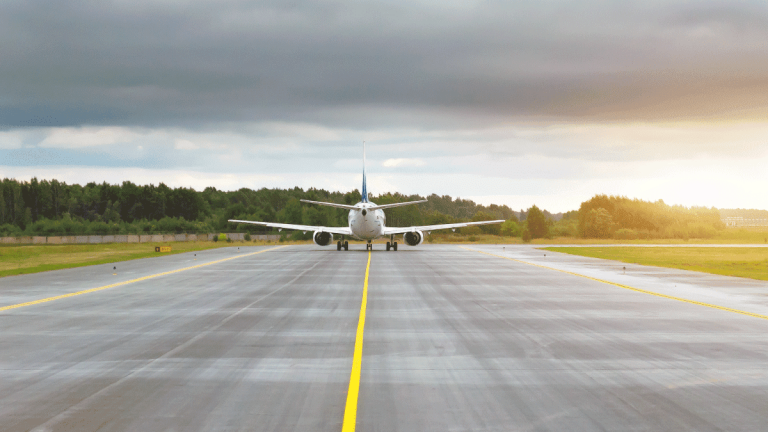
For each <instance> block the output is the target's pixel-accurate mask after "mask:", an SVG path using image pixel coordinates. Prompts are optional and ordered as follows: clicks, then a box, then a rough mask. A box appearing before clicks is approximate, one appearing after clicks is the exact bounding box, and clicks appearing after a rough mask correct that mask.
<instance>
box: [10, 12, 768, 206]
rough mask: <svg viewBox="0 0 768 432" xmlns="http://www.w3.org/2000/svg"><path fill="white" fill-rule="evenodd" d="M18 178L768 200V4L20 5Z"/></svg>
mask: <svg viewBox="0 0 768 432" xmlns="http://www.w3.org/2000/svg"><path fill="white" fill-rule="evenodd" d="M0 40H2V41H3V43H2V44H0V177H7V178H16V179H19V180H29V179H30V178H32V177H37V178H38V179H54V178H55V179H58V180H61V181H66V182H68V183H80V184H84V183H87V182H91V181H95V182H99V183H100V182H103V181H106V182H108V183H121V182H123V181H125V180H129V181H132V182H134V183H138V184H148V183H154V184H157V183H160V182H163V183H165V184H167V185H169V186H172V187H178V186H184V187H193V188H195V189H196V190H202V189H203V188H205V187H207V186H214V187H216V188H218V189H223V190H236V189H239V188H241V187H248V188H252V189H259V188H262V187H268V188H275V187H279V188H287V187H291V188H292V187H294V186H299V187H301V188H305V189H306V188H309V187H316V188H322V189H327V190H338V191H349V190H353V189H359V188H360V182H361V178H362V142H363V141H366V146H367V178H368V190H369V191H370V192H372V193H374V194H379V193H384V192H400V193H404V194H420V195H429V194H432V193H436V194H438V195H450V196H452V197H461V198H465V199H472V200H474V201H476V202H478V203H482V204H491V203H495V204H506V205H508V206H510V207H511V208H513V209H525V208H528V207H530V206H531V205H533V204H536V205H538V206H539V207H540V208H544V209H547V210H549V211H551V212H560V211H568V210H574V209H577V208H578V207H579V204H580V203H581V202H583V201H585V200H588V199H589V198H591V197H592V196H594V195H596V194H602V193H605V194H611V195H622V196H627V197H629V198H640V199H644V200H650V201H656V200H659V199H662V200H664V202H666V203H668V204H681V205H686V206H693V205H697V206H707V207H718V208H760V209H768V193H765V189H766V186H768V169H766V167H768V3H766V2H765V1H722V2H720V1H694V0H686V1H675V0H665V1H644V2H625V1H604V0H601V1H591V0H583V1H517V2H508V1H497V0H483V1H472V0H463V1H450V0H449V1H434V0H423V1H420V0H409V1H398V0H390V1H364V0H362V1H346V2H341V1H322V0H321V1H306V2H305V1H290V0H281V1H259V2H254V1H241V0H231V1H230V0H223V1H222V0H217V1H190V2H184V1H177V0H160V1H157V0H153V1H143V0H131V1H100V2H93V1H76V0H70V1H66V2H46V1H36V0H24V1H22V0H19V1H16V0H8V1H3V2H0Z"/></svg>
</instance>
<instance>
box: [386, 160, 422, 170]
mask: <svg viewBox="0 0 768 432" xmlns="http://www.w3.org/2000/svg"><path fill="white" fill-rule="evenodd" d="M422 165H424V161H423V160H421V159H387V160H385V161H384V162H382V163H381V166H383V167H387V168H397V167H418V166H422Z"/></svg>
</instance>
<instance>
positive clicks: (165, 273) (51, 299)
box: [0, 246, 286, 312]
mask: <svg viewBox="0 0 768 432" xmlns="http://www.w3.org/2000/svg"><path fill="white" fill-rule="evenodd" d="M284 247H286V246H279V247H276V248H271V249H265V250H261V251H258V252H251V253H248V254H245V255H238V256H234V257H230V258H224V259H220V260H217V261H211V262H209V263H205V264H198V265H195V266H192V267H184V268H180V269H177V270H171V271H167V272H163V273H158V274H153V275H149V276H144V277H140V278H136V279H131V280H127V281H124V282H118V283H113V284H110V285H104V286H101V287H98V288H91V289H87V290H83V291H77V292H73V293H69V294H62V295H58V296H55V297H48V298H44V299H40V300H33V301H29V302H26V303H19V304H15V305H10V306H3V307H0V312H2V311H6V310H10V309H17V308H20V307H24V306H32V305H36V304H40V303H47V302H50V301H54V300H60V299H64V298H68V297H74V296H79V295H83V294H88V293H92V292H96V291H102V290H105V289H110V288H115V287H119V286H122V285H128V284H131V283H134V282H141V281H145V280H147V279H153V278H156V277H160V276H166V275H169V274H174V273H179V272H183V271H186V270H192V269H196V268H200V267H205V266H209V265H214V264H219V263H222V262H224V261H229V260H233V259H238V258H245V257H247V256H251V255H258V254H260V253H264V252H269V251H273V250H276V249H280V248H284Z"/></svg>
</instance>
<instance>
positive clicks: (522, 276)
mask: <svg viewBox="0 0 768 432" xmlns="http://www.w3.org/2000/svg"><path fill="white" fill-rule="evenodd" d="M268 249H269V250H268ZM470 249H472V250H470ZM478 251H482V252H484V253H481V252H478ZM254 252H261V253H255V254H253V253H254ZM489 254H490V255H489ZM545 254H546V256H545ZM229 258H231V259H229ZM367 262H368V253H367V252H366V251H365V250H364V246H363V245H350V250H349V251H348V252H344V251H342V252H337V251H336V250H335V248H320V247H315V246H288V247H284V248H280V249H270V248H257V247H241V248H240V250H237V249H236V248H226V249H217V250H211V251H205V252H197V256H194V254H193V253H187V254H180V255H170V256H163V257H159V258H152V259H143V260H136V261H130V262H124V263H118V264H116V266H117V270H116V273H117V274H116V275H114V274H113V273H115V271H113V270H112V267H113V265H112V264H110V265H99V266H91V267H84V268H78V269H70V270H61V271H55V272H47V273H40V274H35V275H26V276H15V277H7V278H3V279H0V430H2V431H28V430H33V431H246V430H247V431H294V430H296V431H340V430H341V429H342V421H343V419H344V414H345V403H346V401H347V392H348V388H349V384H350V381H351V380H352V375H353V374H352V375H351V368H352V357H353V352H354V350H355V340H356V330H357V325H358V319H359V316H360V311H361V300H362V294H363V286H364V282H365V271H366V264H367ZM177 270H180V271H177ZM174 271H175V272H174ZM167 272H172V273H167ZM163 273H167V274H163ZM128 281H132V282H130V283H124V284H122V285H120V284H119V283H122V282H128ZM114 284H118V285H116V286H112V287H109V286H111V285H114ZM105 287H108V288H105ZM93 288H104V289H101V290H97V291H92V292H85V293H83V291H84V290H89V289H93ZM630 288H636V289H640V290H645V291H646V292H639V291H633V290H632V289H630ZM72 293H80V294H77V295H71V296H67V297H60V298H55V299H53V300H50V301H46V302H38V303H33V304H27V305H24V306H20V307H14V308H10V309H8V308H7V307H9V306H11V307H13V306H14V305H20V304H24V303H29V302H35V301H37V300H41V299H50V298H52V297H56V296H62V295H66V294H72ZM651 293H655V294H659V295H654V294H651ZM367 295H368V299H367V312H366V321H365V333H364V337H363V338H362V341H363V342H362V343H363V345H362V353H363V354H362V366H361V371H360V376H359V396H358V398H357V411H356V416H357V422H356V425H357V430H359V431H465V430H467V431H514V430H520V431H529V430H530V431H549V430H551V431H564V430H568V431H627V430H631V431H662V430H668V431H710V430H712V431H714V430H728V431H733V430H744V431H747V430H749V431H756V430H766V429H768V362H766V360H768V342H766V339H767V338H766V331H767V330H768V320H767V319H766V318H768V283H765V282H761V281H753V280H748V279H740V278H728V277H722V276H715V275H707V274H702V273H694V272H686V271H681V270H671V269H662V268H654V267H643V266H637V265H630V264H621V263H617V262H612V261H601V260H597V259H592V258H584V257H576V256H569V255H564V254H558V253H552V252H546V251H541V250H538V249H535V248H533V247H530V246H497V245H471V246H466V248H462V247H460V246H456V245H422V246H419V247H416V248H410V247H406V246H402V247H401V248H400V250H399V251H397V252H385V251H384V250H383V247H382V245H381V244H377V245H376V246H375V250H374V251H373V253H372V254H371V264H370V275H369V279H368V291H367ZM660 295H661V296H660ZM663 296H666V297H663ZM692 302H698V303H699V304H696V303H692ZM3 307H6V309H5V310H2V308H3ZM719 307H720V308H730V309H729V310H725V309H718V308H719ZM741 312H744V313H749V314H753V315H745V314H744V313H741Z"/></svg>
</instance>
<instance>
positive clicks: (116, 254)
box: [0, 242, 274, 277]
mask: <svg viewBox="0 0 768 432" xmlns="http://www.w3.org/2000/svg"><path fill="white" fill-rule="evenodd" d="M258 244H261V243H253V242H247V243H243V242H234V243H226V242H175V243H107V244H67V245H30V246H17V245H13V246H2V247H0V277H4V276H15V275H21V274H30V273H39V272H43V271H50V270H61V269H67V268H74V267H84V266H89V265H96V264H110V263H116V262H121V261H129V260H135V259H140V258H150V257H157V256H162V255H169V254H178V253H185V252H195V251H201V250H206V249H215V248H220V247H233V246H235V247H236V246H253V245H258ZM265 244H266V243H265ZM272 244H274V243H272ZM155 246H171V252H162V253H158V252H155Z"/></svg>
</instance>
